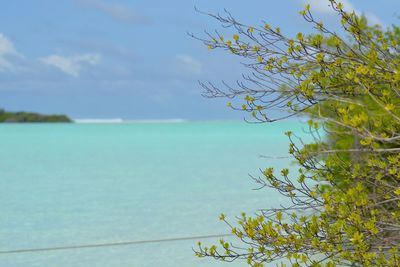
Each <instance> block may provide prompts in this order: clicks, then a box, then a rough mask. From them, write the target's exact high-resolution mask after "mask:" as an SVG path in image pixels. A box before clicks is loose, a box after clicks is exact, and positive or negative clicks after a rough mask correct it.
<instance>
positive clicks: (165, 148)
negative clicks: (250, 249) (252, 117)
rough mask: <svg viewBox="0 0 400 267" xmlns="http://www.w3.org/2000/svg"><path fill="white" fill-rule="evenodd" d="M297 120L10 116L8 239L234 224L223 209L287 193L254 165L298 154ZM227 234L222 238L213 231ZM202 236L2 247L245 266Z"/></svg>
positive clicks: (244, 207) (48, 255)
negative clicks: (261, 178) (271, 185)
mask: <svg viewBox="0 0 400 267" xmlns="http://www.w3.org/2000/svg"><path fill="white" fill-rule="evenodd" d="M289 129H295V130H296V129H297V130H296V131H297V132H300V133H301V126H300V124H299V123H298V122H285V123H279V124H278V123H277V124H268V125H260V124H246V123H244V122H187V123H154V124H152V123H130V124H129V123H127V124H24V125H21V124H10V125H1V126H0V183H1V184H0V203H1V206H0V214H1V216H0V250H1V251H6V250H14V249H29V248H43V247H59V246H71V245H81V244H96V243H108V242H124V241H135V240H149V239H164V238H175V237H188V236H200V235H214V234H217V235H218V234H225V233H227V232H228V228H227V227H226V226H225V225H224V224H223V223H221V222H219V221H218V215H219V214H220V213H221V212H223V213H226V214H227V215H228V217H231V218H233V217H234V216H235V215H239V214H240V212H242V211H246V212H255V211H257V209H260V208H266V207H271V206H276V205H279V204H280V203H284V202H285V201H286V200H284V199H282V198H281V196H279V195H278V194H276V193H275V192H273V191H270V190H258V191H257V190H253V189H254V188H256V187H257V186H256V184H255V183H254V182H253V181H252V180H251V179H250V177H249V174H252V175H258V174H259V168H265V167H268V166H276V167H278V168H279V167H283V166H287V165H288V164H289V160H272V159H265V158H261V157H260V155H270V156H282V155H286V153H287V147H288V146H287V144H288V141H287V138H286V136H284V135H283V133H284V132H285V131H287V130H289ZM204 242H205V243H213V242H214V243H217V239H214V240H213V239H211V240H204ZM195 244H196V240H185V241H175V242H168V243H167V242H165V243H152V244H138V245H130V246H117V247H102V248H86V249H79V250H62V251H61V250H60V251H47V252H35V253H20V254H0V266H7V267H14V266H15V267H17V266H18V267H20V266H32V267H33V266H35V267H39V266H40V267H53V266H58V267H66V266H75V267H80V266H82V267H86V266H104V267H117V266H124V267H125V266H174V267H175V266H243V263H239V262H238V263H237V264H223V263H218V262H216V261H214V260H211V259H198V258H196V257H194V253H193V251H192V247H194V246H195Z"/></svg>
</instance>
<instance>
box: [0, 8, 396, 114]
mask: <svg viewBox="0 0 400 267" xmlns="http://www.w3.org/2000/svg"><path fill="white" fill-rule="evenodd" d="M306 1H309V2H312V3H314V12H315V14H316V15H317V16H319V17H321V19H323V20H324V21H326V22H327V23H328V24H331V25H332V27H335V26H334V25H335V21H336V17H335V14H333V13H332V12H331V11H330V10H329V9H328V8H327V4H326V2H325V0H280V1H266V0H264V1H259V0H254V1H253V0H249V1H232V0H198V1H193V0H185V1H182V0H181V1H177V0H170V1H149V0H147V1H143V0H138V1H132V0H130V1H128V0H115V1H111V0H57V1H54V0H32V1H27V0H13V1H3V4H2V5H1V9H0V106H1V107H3V108H5V109H7V110H28V111H37V112H42V113H64V114H68V115H70V116H71V117H72V118H124V119H169V118H184V119H192V120H208V119H240V118H242V117H243V114H241V113H238V112H234V111H231V110H229V109H227V108H226V106H225V103H226V100H210V99H204V98H202V97H201V88H200V86H199V85H198V84H197V81H198V80H202V81H212V82H216V83H219V82H220V81H221V80H225V81H228V82H234V81H235V80H236V79H238V78H240V75H241V73H242V72H246V70H245V69H243V67H242V66H241V65H240V59H238V58H234V57H232V55H230V54H226V53H224V52H222V51H209V50H207V49H206V48H205V47H204V46H203V45H202V44H201V43H200V42H198V41H196V40H194V39H192V38H190V37H189V36H188V35H187V32H193V33H195V34H197V35H199V36H202V35H203V33H204V30H209V31H212V30H214V29H220V27H219V25H218V24H217V23H216V22H215V21H214V20H213V19H211V18H209V17H207V16H204V15H201V14H199V13H197V12H196V11H195V10H194V6H197V7H198V8H199V9H201V10H204V11H207V12H211V13H217V12H223V10H224V8H226V9H227V10H229V11H230V12H231V13H232V14H233V15H234V16H235V17H236V18H238V19H240V20H241V21H244V22H246V23H252V24H257V23H261V21H263V20H264V21H268V22H269V23H270V24H271V25H279V26H281V28H282V31H284V32H286V33H288V34H295V33H297V32H298V31H306V32H307V31H308V30H309V27H308V25H307V24H306V23H305V22H304V21H302V19H301V17H300V16H299V15H298V13H297V12H298V11H299V10H300V9H301V8H302V6H303V5H304V3H305V2H306ZM342 2H343V3H344V4H345V5H346V6H347V7H348V8H349V9H354V10H356V12H359V13H361V12H362V13H365V14H366V16H367V17H368V18H369V19H370V20H371V21H374V22H377V23H380V24H382V25H385V26H387V25H391V24H392V23H396V24H398V22H399V19H398V16H399V15H400V2H399V1H398V0H384V1H380V2H378V1H373V0H346V1H342Z"/></svg>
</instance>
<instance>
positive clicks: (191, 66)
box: [176, 55, 203, 74]
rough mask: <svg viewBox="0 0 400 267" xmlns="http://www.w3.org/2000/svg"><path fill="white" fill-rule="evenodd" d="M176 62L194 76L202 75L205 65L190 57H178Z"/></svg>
mask: <svg viewBox="0 0 400 267" xmlns="http://www.w3.org/2000/svg"><path fill="white" fill-rule="evenodd" d="M176 60H177V63H178V66H179V67H180V68H181V69H183V70H185V71H188V72H190V73H193V74H201V73H202V72H203V65H202V64H201V63H200V62H199V61H198V60H196V59H194V58H193V57H191V56H189V55H177V56H176Z"/></svg>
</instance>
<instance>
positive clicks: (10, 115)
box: [0, 109, 72, 123]
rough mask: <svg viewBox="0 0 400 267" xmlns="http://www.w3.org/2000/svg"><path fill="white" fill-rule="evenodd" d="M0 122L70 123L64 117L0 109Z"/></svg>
mask: <svg viewBox="0 0 400 267" xmlns="http://www.w3.org/2000/svg"><path fill="white" fill-rule="evenodd" d="M0 122H2V123H4V122H10V123H12V122H72V120H71V119H70V118H69V117H68V116H66V115H43V114H39V113H34V112H23V111H20V112H9V111H5V110H4V109H0Z"/></svg>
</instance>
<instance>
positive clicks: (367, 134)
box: [196, 0, 400, 267]
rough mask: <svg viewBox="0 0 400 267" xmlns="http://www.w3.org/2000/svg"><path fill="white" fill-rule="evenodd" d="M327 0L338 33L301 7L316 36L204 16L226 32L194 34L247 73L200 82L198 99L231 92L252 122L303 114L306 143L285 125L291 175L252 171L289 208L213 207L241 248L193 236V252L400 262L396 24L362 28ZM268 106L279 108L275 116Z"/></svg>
mask: <svg viewBox="0 0 400 267" xmlns="http://www.w3.org/2000/svg"><path fill="white" fill-rule="evenodd" d="M329 1H330V5H331V7H332V8H333V10H335V11H336V12H337V14H338V15H339V16H340V23H341V26H342V29H343V30H344V32H345V34H338V33H336V32H333V31H331V30H329V29H328V28H326V27H325V26H324V24H323V23H321V22H317V21H316V20H315V18H314V17H313V15H312V14H311V12H310V7H309V6H308V5H307V6H306V7H305V9H304V10H303V11H301V12H300V14H301V15H302V16H303V17H304V19H305V20H306V21H307V22H309V23H310V24H311V25H313V27H314V28H315V30H316V33H315V34H311V35H305V34H302V33H298V34H297V36H296V37H295V38H290V37H287V36H285V35H284V34H283V33H282V32H281V30H280V28H272V27H270V25H268V24H265V25H263V26H262V27H252V26H247V25H244V24H241V23H240V22H238V21H236V20H235V19H234V18H233V17H232V16H231V15H230V14H229V13H228V14H227V15H226V16H225V17H223V16H220V15H218V16H216V15H212V14H209V15H210V16H212V17H214V18H216V19H217V20H219V21H220V22H221V23H222V25H223V26H224V27H226V28H233V29H235V31H236V33H235V34H234V35H233V37H232V38H231V39H228V38H225V37H224V36H223V35H222V34H220V33H218V32H216V34H214V35H211V34H209V38H207V39H202V41H203V42H204V43H205V44H206V45H207V46H208V47H209V48H210V49H217V48H219V49H224V50H227V51H230V52H231V53H232V54H234V55H237V56H240V57H242V58H246V59H247V60H248V62H247V63H246V64H245V65H246V66H247V67H248V68H249V69H250V70H251V74H250V75H247V76H244V79H245V82H238V83H237V88H234V87H230V86H228V87H227V88H223V89H221V88H218V87H216V86H214V85H213V84H210V83H208V84H204V83H202V86H203V87H204V88H205V95H206V96H208V97H228V98H241V99H243V102H242V103H241V104H239V106H237V105H233V104H231V103H228V106H230V107H231V108H233V109H238V110H243V111H246V112H249V114H251V116H252V117H253V118H254V119H255V120H256V121H259V122H273V121H276V120H279V119H284V118H287V117H290V116H297V115H302V114H306V115H307V116H309V117H310V118H311V119H310V120H309V122H308V126H309V130H310V134H312V135H313V136H314V137H315V141H314V143H312V144H308V145H305V146H303V147H299V146H298V145H296V141H295V136H294V134H293V133H291V132H288V133H287V135H288V137H289V139H290V141H291V144H290V147H289V152H290V154H291V155H292V156H293V158H294V159H295V160H296V162H297V163H298V165H299V166H300V168H299V170H298V174H296V175H297V179H291V178H289V170H288V169H283V170H281V171H280V172H276V171H275V170H274V169H273V168H267V169H265V171H263V173H262V175H261V176H260V177H259V178H257V179H256V180H257V182H258V183H259V184H260V185H261V186H262V187H269V188H273V189H275V190H278V191H279V192H280V193H281V194H283V195H284V196H286V197H287V198H290V200H291V203H292V204H291V205H290V206H287V207H283V208H279V209H267V210H263V211H262V212H261V213H260V214H256V215H254V216H248V215H246V214H242V216H241V217H240V219H239V221H238V224H237V225H232V224H231V223H230V222H228V220H227V219H226V217H225V215H221V217H220V219H221V220H222V221H225V222H226V223H227V224H228V225H229V226H230V227H231V230H232V234H233V235H234V236H236V237H237V239H238V240H240V241H241V242H240V243H241V244H242V245H241V246H238V245H235V246H233V245H232V244H231V243H229V242H227V241H224V240H221V241H220V245H219V246H215V245H214V246H211V247H204V246H203V245H202V244H200V243H199V248H198V250H197V252H196V254H197V255H198V256H200V257H204V256H210V257H214V258H216V259H219V260H223V261H233V260H236V259H245V260H246V261H247V263H248V264H249V265H251V266H264V265H265V264H266V263H269V262H272V261H277V260H283V259H285V260H286V261H288V262H290V264H289V265H290V266H314V267H316V266H393V267H394V266H400V255H399V248H400V245H399V241H400V209H399V207H400V153H399V152H400V147H399V144H400V89H399V85H400V55H399V54H400V48H399V42H400V29H399V28H398V27H396V26H392V28H389V29H387V30H383V29H382V28H381V27H380V26H378V25H375V26H368V25H367V22H366V19H365V18H363V17H359V16H357V15H356V14H355V13H349V12H346V11H345V10H344V8H343V5H342V4H341V3H339V2H337V1H335V0H329ZM342 36H345V37H342ZM274 109H280V110H285V111H286V112H280V113H279V114H284V115H282V116H281V117H273V114H277V113H276V112H275V113H274V112H272V111H271V112H269V111H270V110H274ZM320 136H324V138H321V137H320ZM283 264H284V263H282V265H283Z"/></svg>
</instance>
